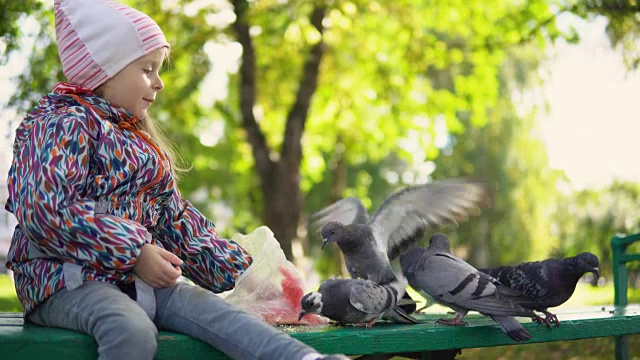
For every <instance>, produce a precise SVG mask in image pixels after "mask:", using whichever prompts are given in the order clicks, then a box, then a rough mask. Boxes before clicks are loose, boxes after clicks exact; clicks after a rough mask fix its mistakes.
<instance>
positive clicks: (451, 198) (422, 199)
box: [311, 179, 489, 284]
mask: <svg viewBox="0 0 640 360" xmlns="http://www.w3.org/2000/svg"><path fill="white" fill-rule="evenodd" d="M488 199H489V196H488V190H487V187H486V184H484V183H481V182H478V181H468V180H457V179H456V180H444V181H434V182H431V183H428V184H423V185H417V186H413V187H407V188H404V189H402V190H400V191H398V192H396V193H394V194H393V195H391V196H390V197H389V198H388V199H387V200H386V201H385V202H384V203H383V204H382V205H381V206H380V207H379V208H378V210H377V211H376V212H375V214H374V215H373V216H372V217H369V216H368V213H367V210H366V209H365V207H364V205H363V204H362V202H361V201H360V200H359V199H358V198H355V197H350V198H345V199H342V200H339V201H337V202H335V203H334V204H332V205H330V206H328V207H327V208H325V209H323V210H321V211H319V212H317V213H315V214H313V215H312V216H311V225H312V227H311V232H312V233H313V231H314V229H321V234H322V238H323V243H322V246H323V247H324V246H325V245H326V244H327V243H336V244H337V245H338V247H339V248H340V250H341V251H342V254H343V255H344V258H345V265H346V267H347V271H349V274H350V275H351V277H352V278H363V279H367V280H371V281H373V282H376V283H378V284H388V283H391V282H393V281H396V280H397V276H396V274H395V273H394V271H393V269H392V267H391V261H392V260H394V259H395V258H397V257H398V255H400V253H401V252H402V251H404V250H405V249H407V248H408V247H409V246H411V245H412V244H414V243H415V242H416V241H418V240H419V239H420V238H422V235H423V233H424V231H425V230H426V229H428V228H429V227H432V226H439V225H445V224H452V223H453V224H455V223H458V222H460V221H463V220H465V219H466V218H467V217H468V215H469V214H470V212H471V211H472V210H474V209H478V208H480V207H482V206H485V205H487V203H488V201H487V200H488Z"/></svg>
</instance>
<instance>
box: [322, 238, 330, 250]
mask: <svg viewBox="0 0 640 360" xmlns="http://www.w3.org/2000/svg"><path fill="white" fill-rule="evenodd" d="M328 242H329V239H327V238H324V239H322V250H324V247H325V245H327V243H328Z"/></svg>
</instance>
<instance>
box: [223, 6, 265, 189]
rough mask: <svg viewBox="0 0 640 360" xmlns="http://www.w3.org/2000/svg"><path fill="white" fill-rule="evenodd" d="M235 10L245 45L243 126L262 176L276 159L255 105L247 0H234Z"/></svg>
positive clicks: (254, 61)
mask: <svg viewBox="0 0 640 360" xmlns="http://www.w3.org/2000/svg"><path fill="white" fill-rule="evenodd" d="M232 4H233V11H234V13H235V14H236V21H235V23H234V24H233V29H234V31H235V32H236V36H237V37H238V42H240V44H241V45H242V64H240V111H241V113H242V126H243V127H244V129H245V130H246V132H247V138H248V141H249V143H250V144H251V148H252V150H253V158H254V159H255V165H256V168H257V170H258V173H259V174H260V177H261V178H262V179H265V178H266V177H267V176H268V174H269V173H270V172H271V169H272V167H273V162H272V161H271V159H270V158H269V152H270V149H269V145H268V144H267V140H266V138H265V136H264V133H263V132H262V130H261V129H260V124H258V122H257V121H256V117H255V114H254V113H253V107H254V105H255V103H256V59H255V49H254V47H253V41H252V40H251V35H250V34H249V24H248V23H247V11H248V9H249V4H248V3H247V0H233V1H232Z"/></svg>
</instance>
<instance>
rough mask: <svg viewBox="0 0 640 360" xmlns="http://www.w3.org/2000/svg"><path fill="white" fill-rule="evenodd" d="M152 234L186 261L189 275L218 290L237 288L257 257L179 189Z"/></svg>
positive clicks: (186, 272) (186, 273) (204, 285)
mask: <svg viewBox="0 0 640 360" xmlns="http://www.w3.org/2000/svg"><path fill="white" fill-rule="evenodd" d="M151 234H152V235H153V238H154V240H157V241H158V242H160V244H161V245H162V246H163V247H164V248H165V249H167V250H169V251H172V252H173V253H174V254H176V255H177V256H178V257H180V258H181V259H182V260H183V261H184V263H183V265H182V269H183V272H184V273H185V276H187V277H188V278H189V279H191V280H193V282H195V283H196V284H198V285H200V286H202V287H203V288H205V289H209V290H212V291H214V292H222V291H226V290H230V289H233V287H234V286H235V281H236V279H237V278H238V277H239V276H240V275H241V274H242V273H243V272H244V271H245V270H246V269H247V268H248V267H249V265H251V262H252V261H253V259H252V258H251V256H250V255H249V254H248V253H247V252H246V250H245V249H243V248H242V247H241V246H240V245H238V244H237V243H236V242H234V241H232V240H227V239H224V238H221V237H219V236H218V233H217V232H216V229H215V226H214V225H213V223H212V222H211V221H210V220H208V219H207V218H206V217H205V216H204V215H203V214H202V213H201V212H200V211H198V209H196V208H195V207H194V206H193V205H192V204H191V203H190V202H189V201H187V200H184V199H182V198H181V197H180V195H179V192H178V191H177V190H176V192H175V193H174V196H173V197H172V198H171V200H170V201H169V202H168V204H167V206H165V207H164V209H163V210H162V212H161V214H160V218H159V221H158V225H157V226H156V227H154V228H152V229H151Z"/></svg>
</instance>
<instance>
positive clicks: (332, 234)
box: [321, 221, 344, 249]
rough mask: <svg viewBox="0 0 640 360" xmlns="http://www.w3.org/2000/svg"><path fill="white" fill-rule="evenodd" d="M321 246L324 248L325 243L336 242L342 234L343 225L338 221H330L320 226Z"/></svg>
mask: <svg viewBox="0 0 640 360" xmlns="http://www.w3.org/2000/svg"><path fill="white" fill-rule="evenodd" d="M321 234H322V248H323V249H324V247H325V245H327V243H331V242H337V241H338V240H339V239H340V238H342V235H343V234H344V225H342V223H341V222H338V221H330V222H328V223H327V224H326V225H325V226H323V227H322V231H321Z"/></svg>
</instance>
